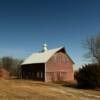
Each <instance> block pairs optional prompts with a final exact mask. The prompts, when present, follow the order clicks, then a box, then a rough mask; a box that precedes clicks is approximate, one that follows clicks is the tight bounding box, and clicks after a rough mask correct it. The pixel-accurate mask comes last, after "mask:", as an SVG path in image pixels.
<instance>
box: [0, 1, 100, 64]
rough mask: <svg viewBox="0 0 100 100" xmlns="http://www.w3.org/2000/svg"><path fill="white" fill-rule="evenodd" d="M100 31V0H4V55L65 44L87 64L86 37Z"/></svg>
mask: <svg viewBox="0 0 100 100" xmlns="http://www.w3.org/2000/svg"><path fill="white" fill-rule="evenodd" d="M98 32H100V0H0V57H2V56H13V57H17V58H25V57H27V56H28V55H29V54H31V53H32V52H36V51H40V49H41V45H42V44H43V43H44V42H46V43H48V48H49V49H51V48H56V47H59V46H65V47H66V50H67V52H68V53H69V55H70V56H71V58H72V59H73V60H74V62H75V63H76V64H77V65H80V64H84V63H85V62H87V61H85V59H84V57H83V55H84V53H85V49H83V47H82V43H83V42H84V40H85V39H86V38H87V37H89V36H91V35H95V34H96V33H98Z"/></svg>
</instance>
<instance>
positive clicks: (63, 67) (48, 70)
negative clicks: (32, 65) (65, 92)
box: [45, 51, 74, 82]
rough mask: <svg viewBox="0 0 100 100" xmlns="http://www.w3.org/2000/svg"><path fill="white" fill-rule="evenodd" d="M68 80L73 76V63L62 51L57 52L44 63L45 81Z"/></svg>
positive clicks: (72, 78)
mask: <svg viewBox="0 0 100 100" xmlns="http://www.w3.org/2000/svg"><path fill="white" fill-rule="evenodd" d="M57 80H60V81H70V80H74V77H73V63H72V61H71V60H70V59H69V58H68V57H67V56H66V54H65V53H64V52H62V51H59V52H57V53H56V54H55V55H54V56H53V57H52V58H51V59H50V60H49V61H48V62H47V63H46V64H45V81H46V82H49V81H57Z"/></svg>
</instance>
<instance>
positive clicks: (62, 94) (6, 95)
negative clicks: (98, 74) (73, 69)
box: [0, 80, 100, 100]
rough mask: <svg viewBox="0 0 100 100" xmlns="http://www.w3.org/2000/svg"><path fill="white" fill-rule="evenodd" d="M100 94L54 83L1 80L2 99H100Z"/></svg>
mask: <svg viewBox="0 0 100 100" xmlns="http://www.w3.org/2000/svg"><path fill="white" fill-rule="evenodd" d="M85 93H87V94H89V95H88V96H87V95H86V94H85ZM99 95H100V93H98V92H96V91H92V90H87V91H85V90H77V89H73V88H69V87H63V86H61V85H59V84H54V83H43V82H36V81H26V80H0V100H85V99H87V98H88V100H90V99H91V100H100V98H99Z"/></svg>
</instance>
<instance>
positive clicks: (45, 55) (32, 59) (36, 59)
mask: <svg viewBox="0 0 100 100" xmlns="http://www.w3.org/2000/svg"><path fill="white" fill-rule="evenodd" d="M61 49H64V47H60V48H56V49H51V50H47V51H45V52H38V53H33V54H32V55H30V56H29V57H28V58H27V59H26V60H25V61H24V62H23V63H22V64H21V65H27V64H37V63H46V62H47V61H48V60H49V59H50V58H51V57H52V56H53V55H54V54H55V53H56V52H58V51H60V50H61ZM68 57H69V56H68ZM71 61H72V60H71ZM72 62H73V61H72Z"/></svg>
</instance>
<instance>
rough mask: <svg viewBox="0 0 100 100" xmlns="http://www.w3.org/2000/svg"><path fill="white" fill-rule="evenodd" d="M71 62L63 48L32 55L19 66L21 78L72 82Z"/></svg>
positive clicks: (45, 49)
mask: <svg viewBox="0 0 100 100" xmlns="http://www.w3.org/2000/svg"><path fill="white" fill-rule="evenodd" d="M73 64H74V62H73V60H72V59H71V58H70V57H69V55H68V54H67V52H66V50H65V48H64V47H60V48H56V49H51V50H48V49H47V45H46V44H44V47H43V50H42V51H41V52H38V53H33V54H32V55H31V56H29V57H28V58H27V59H26V60H25V61H24V62H23V63H22V64H21V78H23V79H32V80H41V81H44V82H51V81H72V80H74V74H73Z"/></svg>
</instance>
